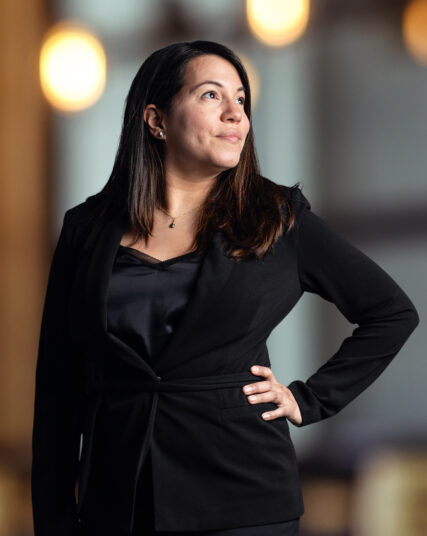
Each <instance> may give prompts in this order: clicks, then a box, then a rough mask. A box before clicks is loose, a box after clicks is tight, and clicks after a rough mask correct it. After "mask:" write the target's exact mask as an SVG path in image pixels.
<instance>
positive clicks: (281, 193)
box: [264, 177, 311, 223]
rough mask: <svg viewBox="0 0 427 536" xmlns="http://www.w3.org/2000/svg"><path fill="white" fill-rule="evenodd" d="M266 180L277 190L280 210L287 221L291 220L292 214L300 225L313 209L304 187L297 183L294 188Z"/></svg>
mask: <svg viewBox="0 0 427 536" xmlns="http://www.w3.org/2000/svg"><path fill="white" fill-rule="evenodd" d="M264 180H265V181H267V183H268V184H269V185H270V187H271V188H272V189H274V190H275V192H276V195H277V197H278V198H279V200H280V208H281V211H282V215H283V216H284V218H285V221H287V220H288V219H289V216H290V213H291V212H292V213H293V215H294V219H295V221H296V222H297V223H298V222H299V220H300V218H301V217H302V216H303V214H304V211H305V210H306V209H311V203H310V201H309V199H308V198H307V197H306V195H305V194H304V193H303V186H302V185H301V183H300V182H297V183H296V184H294V185H293V186H288V185H285V184H278V183H276V182H274V181H272V180H271V179H267V178H265V177H264Z"/></svg>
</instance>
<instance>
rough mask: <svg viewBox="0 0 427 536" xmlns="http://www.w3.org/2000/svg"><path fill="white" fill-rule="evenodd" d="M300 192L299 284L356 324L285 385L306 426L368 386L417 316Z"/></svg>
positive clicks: (383, 274) (384, 276)
mask: <svg viewBox="0 0 427 536" xmlns="http://www.w3.org/2000/svg"><path fill="white" fill-rule="evenodd" d="M300 196H301V206H300V211H299V214H300V218H299V220H297V221H299V223H298V237H297V258H298V273H299V280H300V284H301V288H302V290H303V291H306V292H312V293H315V294H318V295H319V296H321V297H322V298H324V299H325V300H328V301H330V302H332V303H334V304H335V305H336V307H337V308H338V309H339V310H340V311H341V313H342V314H343V315H344V316H345V317H346V319H347V320H348V321H349V322H351V323H353V324H358V326H357V327H356V328H355V329H354V330H353V332H352V335H351V336H349V337H347V338H346V339H344V340H343V342H342V343H341V345H340V347H339V349H338V351H337V352H335V354H334V355H332V357H330V359H329V360H328V361H327V362H326V363H324V364H323V365H322V366H321V367H320V368H319V369H318V370H317V371H316V372H315V373H314V374H313V375H311V376H310V377H309V378H308V379H307V381H305V382H303V381H301V380H296V381H293V382H291V383H290V384H289V385H288V386H287V387H288V389H290V390H291V391H292V394H293V395H294V397H295V399H296V401H297V403H298V406H299V408H300V411H301V416H302V423H301V424H300V425H299V427H302V426H305V425H307V424H311V423H315V422H318V421H321V420H323V419H326V418H328V417H331V416H332V415H334V414H336V413H338V412H339V411H340V410H341V409H342V408H344V406H346V405H347V404H348V403H349V402H350V401H351V400H353V399H354V398H355V397H356V396H358V395H359V394H360V393H361V392H362V391H363V390H364V389H366V388H367V387H368V386H369V385H370V384H371V383H372V382H373V381H374V380H375V379H376V378H377V377H378V376H379V375H380V374H381V373H382V371H383V370H384V369H385V368H386V367H387V366H388V364H389V363H390V362H391V360H392V359H393V358H394V357H395V356H396V354H397V353H398V352H399V350H400V349H401V347H402V346H403V344H404V343H405V342H406V340H407V339H408V337H409V336H410V334H411V333H412V332H413V331H414V329H415V328H416V326H417V325H418V323H419V317H418V312H417V310H416V309H415V307H414V304H413V303H412V302H411V300H410V299H409V298H408V296H407V295H406V294H405V292H404V291H403V290H402V289H401V288H400V287H399V285H398V284H397V283H396V282H395V281H394V280H393V279H392V278H391V277H390V275H389V274H387V273H386V272H385V271H384V270H383V269H382V268H381V267H380V266H378V264H376V263H375V262H374V261H373V260H372V259H370V258H369V257H368V256H367V255H365V254H364V253H363V252H362V251H360V250H359V249H357V248H356V247H355V246H353V245H352V244H350V243H349V242H348V241H347V240H346V239H344V237H342V236H341V235H340V234H338V233H337V232H336V231H334V230H333V229H332V228H331V227H330V226H329V225H328V224H327V223H326V222H325V221H324V220H323V219H322V218H320V217H319V216H318V215H316V214H315V213H314V212H313V211H312V210H311V205H310V202H309V201H308V200H307V198H306V197H305V196H304V195H303V194H302V193H301V192H300ZM301 207H302V208H301ZM295 426H298V425H295Z"/></svg>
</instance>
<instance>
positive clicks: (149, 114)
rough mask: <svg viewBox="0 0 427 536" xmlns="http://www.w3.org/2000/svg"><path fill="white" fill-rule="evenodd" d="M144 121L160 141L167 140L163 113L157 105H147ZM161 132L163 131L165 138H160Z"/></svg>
mask: <svg viewBox="0 0 427 536" xmlns="http://www.w3.org/2000/svg"><path fill="white" fill-rule="evenodd" d="M144 121H145V122H146V123H147V125H148V128H149V129H150V132H151V134H152V135H153V136H154V137H155V138H157V139H160V140H164V139H165V138H166V135H165V134H166V130H165V125H164V118H163V113H162V111H161V110H160V109H159V108H157V106H156V105H155V104H147V106H146V107H145V109H144ZM160 131H163V136H160V134H159V133H160Z"/></svg>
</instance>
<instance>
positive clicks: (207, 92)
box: [203, 90, 216, 100]
mask: <svg viewBox="0 0 427 536" xmlns="http://www.w3.org/2000/svg"><path fill="white" fill-rule="evenodd" d="M209 93H213V94H214V95H216V91H212V90H210V91H206V93H203V96H204V95H208V94H209ZM209 100H211V99H209Z"/></svg>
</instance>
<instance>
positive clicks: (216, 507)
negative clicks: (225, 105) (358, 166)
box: [32, 189, 419, 536]
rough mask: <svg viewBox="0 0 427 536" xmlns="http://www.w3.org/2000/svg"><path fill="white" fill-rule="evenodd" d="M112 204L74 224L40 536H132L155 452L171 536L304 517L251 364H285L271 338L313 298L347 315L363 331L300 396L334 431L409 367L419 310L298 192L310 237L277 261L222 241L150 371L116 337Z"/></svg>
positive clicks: (49, 385) (215, 242)
mask: <svg viewBox="0 0 427 536" xmlns="http://www.w3.org/2000/svg"><path fill="white" fill-rule="evenodd" d="M98 197H99V194H97V195H95V196H92V197H90V198H88V199H87V200H86V201H85V202H83V203H81V204H79V205H77V206H75V207H73V208H71V209H69V210H68V211H67V212H66V213H65V216H64V221H63V226H62V230H61V234H60V237H59V241H58V243H57V246H56V249H55V252H54V256H53V260H52V264H51V270H50V274H49V280H48V286H47V292H46V298H45V305H44V311H43V318H42V325H41V333H40V342H39V350H38V361H37V371H36V395H35V406H34V428H33V462H32V501H33V512H34V527H35V536H59V535H61V536H64V535H70V534H76V533H78V529H79V527H80V526H81V525H80V524H79V520H84V519H90V520H95V521H97V522H98V523H104V524H105V526H108V527H110V528H111V527H117V529H121V530H123V531H126V530H128V531H129V532H130V531H131V529H132V526H133V520H134V514H135V509H136V508H138V505H137V504H135V496H136V495H135V491H136V486H137V481H138V476H139V474H140V471H141V467H142V465H143V463H144V460H145V457H146V454H147V452H148V449H149V448H150V449H151V455H152V465H153V480H154V508H155V525H156V529H157V530H164V531H168V530H169V531H174V530H176V531H185V530H188V531H195V530H209V529H221V528H231V527H239V526H246V525H255V524H264V523H273V522H280V521H285V520H288V519H292V518H295V517H298V516H300V515H302V514H303V512H304V505H303V498H302V493H301V488H300V482H299V473H298V466H297V459H296V453H295V449H294V445H293V443H292V441H291V438H290V434H289V425H288V419H287V418H286V417H281V418H276V419H274V420H271V421H266V420H264V419H263V418H262V417H261V414H262V413H263V412H265V411H266V410H268V409H275V408H276V407H277V405H276V404H274V403H273V402H267V403H259V404H255V405H252V404H250V403H249V402H248V400H247V395H245V394H244V393H243V391H242V387H243V386H244V385H247V384H248V383H252V382H255V381H262V380H263V378H262V377H261V376H255V375H253V374H252V373H251V372H250V367H251V366H252V365H254V364H260V365H264V366H267V367H270V366H271V364H270V359H269V355H268V350H267V346H266V340H267V338H268V336H269V334H270V333H271V331H272V330H273V328H274V327H275V326H277V324H279V322H281V321H282V320H283V319H284V318H285V317H286V315H287V314H288V313H289V312H290V311H291V310H292V308H293V307H294V306H295V304H296V303H297V302H298V301H299V299H300V298H301V296H302V295H303V293H304V292H305V291H307V292H315V293H317V294H319V295H320V296H322V297H323V298H324V299H326V300H328V301H331V302H333V303H335V305H336V306H337V307H338V309H339V310H340V311H341V312H342V314H343V315H344V316H345V317H346V318H347V319H348V320H349V322H352V323H357V324H358V326H357V327H356V328H355V329H354V331H353V333H352V335H351V336H350V337H347V338H346V339H345V340H344V341H343V342H342V344H341V346H340V348H339V349H338V351H337V352H336V353H335V354H334V355H333V356H332V357H331V358H330V359H329V360H328V361H327V362H326V363H325V364H324V365H323V366H322V367H320V368H319V370H317V371H316V372H315V373H314V374H313V375H312V376H311V377H310V378H308V379H307V381H305V382H304V381H302V380H295V381H293V382H291V383H290V384H289V385H288V387H289V389H290V390H291V391H292V393H293V394H294V396H295V398H296V400H297V402H298V404H299V407H300V410H301V414H302V419H303V420H302V424H301V426H306V425H308V424H311V423H314V422H318V421H320V420H322V419H326V418H328V417H330V416H332V415H334V414H336V413H337V412H338V411H340V410H341V409H342V408H343V407H344V406H345V405H346V404H348V403H349V402H350V401H351V400H353V399H354V398H355V397H356V396H357V395H358V394H360V393H361V392H362V391H363V390H364V389H366V387H368V385H370V384H371V383H372V382H373V381H374V380H375V379H376V378H377V377H378V376H379V374H380V373H381V372H382V371H383V370H384V369H385V368H386V366H387V365H388V364H389V363H390V361H391V360H392V359H393V357H394V356H395V355H396V354H397V352H398V351H399V350H400V348H401V347H402V345H403V344H404V343H405V341H406V339H407V338H408V337H409V335H410V334H411V332H412V331H413V330H414V329H415V327H416V326H417V324H418V322H419V318H418V314H417V311H416V309H415V307H414V305H413V303H412V302H411V301H410V299H409V298H408V296H407V295H406V294H405V293H404V291H403V290H402V289H401V288H400V287H399V286H398V285H397V283H396V282H395V281H394V280H393V279H392V278H391V277H390V276H389V275H388V274H387V273H386V272H385V271H384V270H383V269H382V268H380V267H379V266H378V265H377V264H376V263H375V262H374V261H373V260H371V259H370V258H368V257H367V256H366V255H365V254H364V253H362V252H361V251H360V250H358V249H357V248H355V247H354V246H352V245H351V244H350V243H348V242H347V241H346V240H345V239H344V238H343V237H341V236H340V235H339V234H337V233H336V232H335V231H334V230H333V229H331V228H330V227H329V226H328V225H327V224H326V222H325V221H323V220H322V219H321V218H320V217H319V216H317V215H316V214H315V213H314V212H312V211H311V206H310V203H309V201H308V200H307V198H306V197H305V196H304V195H303V194H302V192H301V191H300V190H298V189H297V190H296V191H294V194H293V197H292V202H293V206H294V209H295V213H296V225H295V227H294V228H293V229H292V230H291V232H289V233H288V234H285V233H283V234H282V235H281V237H280V239H279V241H278V242H277V244H276V245H275V248H274V254H273V255H270V256H269V257H267V258H266V259H263V260H257V261H246V262H236V261H235V260H234V259H231V258H229V257H228V256H226V254H225V252H224V248H223V240H224V236H223V235H222V233H221V232H218V233H215V234H214V235H213V239H212V241H211V242H210V246H209V249H208V251H207V253H206V256H205V258H204V259H203V264H202V267H201V272H200V275H199V278H198V280H197V284H196V290H195V292H194V293H193V294H192V296H191V298H190V301H189V303H188V306H187V307H186V309H185V311H184V314H183V317H182V319H181V321H180V323H179V325H178V326H177V329H176V331H175V332H174V333H173V334H172V335H171V338H170V341H169V343H168V344H167V345H166V347H165V348H164V349H163V351H162V352H161V353H160V355H159V356H158V358H157V360H156V363H155V366H154V367H153V368H151V367H150V366H149V365H148V364H147V363H146V362H144V361H143V360H142V359H141V357H140V356H139V355H137V354H136V353H135V352H134V350H132V349H131V348H130V347H129V346H127V345H126V344H125V343H124V342H122V341H121V340H119V339H118V338H116V337H115V336H114V335H112V334H110V333H108V332H107V316H106V297H107V290H108V284H109V280H110V275H111V272H112V266H113V262H114V258H115V255H116V251H117V249H118V246H119V243H120V241H121V238H122V236H123V233H124V231H125V221H124V220H121V219H120V218H116V219H106V218H91V216H93V215H94V214H95V213H96V207H97V200H98ZM283 210H284V211H285V212H286V209H285V208H283ZM81 440H82V444H81ZM80 454H81V456H80ZM76 481H78V497H77V502H78V504H76V494H75V488H76Z"/></svg>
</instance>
